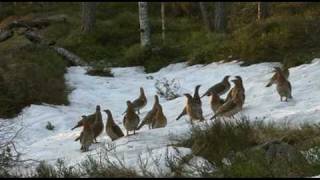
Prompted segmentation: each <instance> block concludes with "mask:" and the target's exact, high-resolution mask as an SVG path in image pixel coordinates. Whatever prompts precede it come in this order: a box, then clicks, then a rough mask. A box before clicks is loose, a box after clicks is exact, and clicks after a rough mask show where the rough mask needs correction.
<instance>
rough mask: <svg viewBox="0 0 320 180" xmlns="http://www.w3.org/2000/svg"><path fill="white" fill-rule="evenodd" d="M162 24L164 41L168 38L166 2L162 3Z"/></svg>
mask: <svg viewBox="0 0 320 180" xmlns="http://www.w3.org/2000/svg"><path fill="white" fill-rule="evenodd" d="M161 24H162V41H163V42H164V41H165V38H166V26H165V25H166V21H165V4H164V2H162V3H161Z"/></svg>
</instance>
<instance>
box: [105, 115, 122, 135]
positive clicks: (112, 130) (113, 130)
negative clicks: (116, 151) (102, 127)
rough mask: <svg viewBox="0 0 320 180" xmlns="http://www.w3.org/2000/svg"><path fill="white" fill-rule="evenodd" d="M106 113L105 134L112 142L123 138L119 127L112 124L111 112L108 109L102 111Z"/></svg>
mask: <svg viewBox="0 0 320 180" xmlns="http://www.w3.org/2000/svg"><path fill="white" fill-rule="evenodd" d="M104 112H105V113H107V115H108V118H107V124H106V133H107V134H108V136H109V137H110V138H111V140H112V141H114V140H116V139H118V138H120V137H122V136H124V134H123V132H122V131H121V129H120V127H119V126H118V125H117V124H116V123H115V122H114V120H113V117H112V114H111V111H110V110H109V109H107V110H104Z"/></svg>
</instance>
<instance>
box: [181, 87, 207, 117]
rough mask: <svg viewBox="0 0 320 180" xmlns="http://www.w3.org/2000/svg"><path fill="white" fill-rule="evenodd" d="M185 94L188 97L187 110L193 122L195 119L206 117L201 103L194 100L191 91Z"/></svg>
mask: <svg viewBox="0 0 320 180" xmlns="http://www.w3.org/2000/svg"><path fill="white" fill-rule="evenodd" d="M184 95H185V96H186V97H187V105H186V112H187V114H188V115H189V117H190V120H191V123H193V121H194V120H200V121H203V120H204V118H203V115H202V109H201V105H200V104H199V103H198V102H196V101H194V99H193V98H192V96H191V95H190V94H189V93H186V94H184Z"/></svg>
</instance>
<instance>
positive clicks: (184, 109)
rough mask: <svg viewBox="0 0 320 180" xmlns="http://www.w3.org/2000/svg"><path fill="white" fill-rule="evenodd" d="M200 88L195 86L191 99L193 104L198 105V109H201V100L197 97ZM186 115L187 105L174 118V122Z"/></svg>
mask: <svg viewBox="0 0 320 180" xmlns="http://www.w3.org/2000/svg"><path fill="white" fill-rule="evenodd" d="M200 86H201V85H197V86H196V87H195V90H194V94H193V98H192V99H193V101H194V103H196V104H199V105H200V107H201V105H202V103H201V98H200V96H199V88H200ZM186 114H187V105H186V106H185V107H184V108H183V110H182V112H181V113H180V114H179V116H178V117H177V118H176V120H179V119H180V118H181V117H182V116H184V115H186Z"/></svg>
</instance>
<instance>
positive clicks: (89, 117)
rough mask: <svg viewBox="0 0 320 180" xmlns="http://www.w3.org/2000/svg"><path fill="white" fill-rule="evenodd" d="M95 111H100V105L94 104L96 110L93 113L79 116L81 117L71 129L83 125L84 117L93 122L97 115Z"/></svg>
mask: <svg viewBox="0 0 320 180" xmlns="http://www.w3.org/2000/svg"><path fill="white" fill-rule="evenodd" d="M97 113H100V106H99V105H97V106H96V112H95V113H93V114H90V115H88V116H85V115H83V116H81V117H82V119H81V120H80V121H78V123H77V125H75V126H74V127H73V128H72V129H71V130H74V129H76V128H78V127H81V126H82V125H83V120H84V118H86V119H89V120H90V122H91V123H92V124H93V123H94V122H95V120H96V117H97V116H96V114H97ZM100 114H101V113H100Z"/></svg>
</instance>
